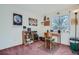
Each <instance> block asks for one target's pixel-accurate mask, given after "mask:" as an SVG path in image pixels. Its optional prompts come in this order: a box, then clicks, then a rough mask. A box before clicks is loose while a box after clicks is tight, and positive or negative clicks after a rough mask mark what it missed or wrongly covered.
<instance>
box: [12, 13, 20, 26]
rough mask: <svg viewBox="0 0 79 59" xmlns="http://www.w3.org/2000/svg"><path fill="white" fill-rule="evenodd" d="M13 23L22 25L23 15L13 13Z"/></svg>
mask: <svg viewBox="0 0 79 59" xmlns="http://www.w3.org/2000/svg"><path fill="white" fill-rule="evenodd" d="M13 25H22V15H20V14H17V13H13Z"/></svg>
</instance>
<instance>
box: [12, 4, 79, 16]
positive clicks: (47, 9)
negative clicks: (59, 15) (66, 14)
mask: <svg viewBox="0 0 79 59" xmlns="http://www.w3.org/2000/svg"><path fill="white" fill-rule="evenodd" d="M10 6H13V7H17V8H19V9H22V10H27V11H29V12H32V13H34V14H37V15H44V14H49V13H53V12H59V11H63V10H74V9H77V8H79V5H78V4H16V5H10Z"/></svg>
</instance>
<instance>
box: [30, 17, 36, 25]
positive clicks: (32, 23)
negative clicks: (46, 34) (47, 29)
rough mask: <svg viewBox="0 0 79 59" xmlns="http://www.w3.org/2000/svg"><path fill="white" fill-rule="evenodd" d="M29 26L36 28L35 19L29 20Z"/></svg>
mask: <svg viewBox="0 0 79 59" xmlns="http://www.w3.org/2000/svg"><path fill="white" fill-rule="evenodd" d="M29 25H30V26H37V19H35V18H29Z"/></svg>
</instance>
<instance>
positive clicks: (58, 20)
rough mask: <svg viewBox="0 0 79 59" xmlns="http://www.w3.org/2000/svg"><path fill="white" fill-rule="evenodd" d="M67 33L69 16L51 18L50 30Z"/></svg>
mask: <svg viewBox="0 0 79 59" xmlns="http://www.w3.org/2000/svg"><path fill="white" fill-rule="evenodd" d="M59 29H60V30H61V31H69V30H70V23H69V16H67V15H64V16H53V18H52V22H51V30H53V31H57V30H59Z"/></svg>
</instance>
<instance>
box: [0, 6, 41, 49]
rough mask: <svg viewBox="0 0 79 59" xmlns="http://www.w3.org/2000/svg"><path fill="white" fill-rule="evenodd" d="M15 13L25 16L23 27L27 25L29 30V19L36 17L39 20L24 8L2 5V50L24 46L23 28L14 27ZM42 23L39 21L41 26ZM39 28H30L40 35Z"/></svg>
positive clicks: (0, 34) (0, 22)
mask: <svg viewBox="0 0 79 59" xmlns="http://www.w3.org/2000/svg"><path fill="white" fill-rule="evenodd" d="M13 13H18V14H21V15H23V25H26V27H27V28H28V27H29V26H28V17H36V18H39V19H38V20H40V17H38V16H37V15H34V13H32V12H30V11H29V10H27V8H26V10H24V9H23V8H21V7H20V8H19V7H18V6H14V5H0V49H4V48H8V47H12V46H16V45H19V44H22V26H23V25H22V26H14V25H13ZM39 22H40V21H38V24H39ZM40 26H41V25H38V26H34V27H32V26H30V27H31V28H32V30H37V31H38V34H40V31H39V29H40V28H39V27H40Z"/></svg>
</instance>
